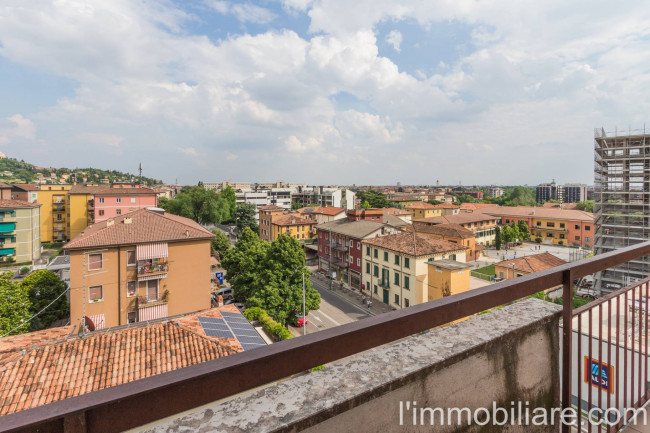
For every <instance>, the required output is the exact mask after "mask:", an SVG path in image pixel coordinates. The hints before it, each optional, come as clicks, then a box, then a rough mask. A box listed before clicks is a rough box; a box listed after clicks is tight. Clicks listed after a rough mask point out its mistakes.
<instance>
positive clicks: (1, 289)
mask: <svg viewBox="0 0 650 433" xmlns="http://www.w3.org/2000/svg"><path fill="white" fill-rule="evenodd" d="M12 278H13V273H11V272H3V273H2V274H0V337H2V336H5V335H8V334H9V333H11V335H16V334H23V333H25V332H27V331H29V326H27V325H24V326H20V325H21V324H22V323H23V322H25V321H26V320H27V319H29V318H30V317H31V315H30V307H31V305H30V302H29V294H28V292H27V288H26V287H25V286H23V285H21V284H20V283H18V282H15V281H13V280H12ZM19 326H20V327H19ZM16 327H18V329H15V330H14V328H16Z"/></svg>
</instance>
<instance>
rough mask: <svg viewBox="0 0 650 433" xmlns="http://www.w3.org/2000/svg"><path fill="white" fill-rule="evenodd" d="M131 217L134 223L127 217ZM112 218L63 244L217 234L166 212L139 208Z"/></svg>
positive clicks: (72, 246)
mask: <svg viewBox="0 0 650 433" xmlns="http://www.w3.org/2000/svg"><path fill="white" fill-rule="evenodd" d="M125 218H131V221H132V222H131V223H130V224H125V223H124V219H125ZM108 221H111V220H110V219H109V220H106V221H102V222H100V223H97V224H93V225H91V226H89V227H88V228H86V229H84V231H82V232H81V233H80V234H78V235H77V236H76V237H75V238H74V239H72V240H71V241H70V242H69V243H68V244H67V245H65V246H64V247H63V248H65V249H78V248H95V247H101V246H111V245H133V244H144V243H149V242H173V241H186V240H196V239H212V238H213V237H214V234H212V233H211V232H210V231H208V230H206V229H204V228H203V227H201V225H200V224H198V223H197V222H195V221H192V220H191V219H189V218H184V217H181V216H178V215H173V214H170V213H167V212H165V213H164V214H161V213H158V212H155V211H151V210H148V209H139V210H136V211H134V212H130V213H128V214H124V215H120V216H118V217H115V218H114V219H113V221H114V223H113V224H112V225H108Z"/></svg>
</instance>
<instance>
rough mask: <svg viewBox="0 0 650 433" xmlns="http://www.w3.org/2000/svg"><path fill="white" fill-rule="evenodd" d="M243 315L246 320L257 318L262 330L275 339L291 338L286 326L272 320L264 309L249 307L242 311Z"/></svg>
mask: <svg viewBox="0 0 650 433" xmlns="http://www.w3.org/2000/svg"><path fill="white" fill-rule="evenodd" d="M244 316H246V318H247V319H248V320H257V321H258V322H259V323H260V325H262V328H264V330H265V331H266V332H267V333H268V334H269V335H271V336H273V338H275V339H276V340H288V339H289V338H293V336H292V335H291V333H290V332H289V330H288V329H287V328H285V327H284V326H282V325H280V324H279V323H278V322H276V321H275V320H273V319H272V318H271V316H269V315H268V314H267V313H266V311H264V310H263V309H261V308H259V307H251V308H249V309H247V310H246V311H244Z"/></svg>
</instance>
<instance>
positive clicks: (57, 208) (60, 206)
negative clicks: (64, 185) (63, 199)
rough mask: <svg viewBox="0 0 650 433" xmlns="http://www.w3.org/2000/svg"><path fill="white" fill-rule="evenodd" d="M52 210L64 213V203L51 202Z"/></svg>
mask: <svg viewBox="0 0 650 433" xmlns="http://www.w3.org/2000/svg"><path fill="white" fill-rule="evenodd" d="M52 212H54V213H57V212H61V213H65V204H58V203H57V204H53V205H52Z"/></svg>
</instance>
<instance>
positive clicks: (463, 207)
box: [460, 203, 501, 210]
mask: <svg viewBox="0 0 650 433" xmlns="http://www.w3.org/2000/svg"><path fill="white" fill-rule="evenodd" d="M488 207H501V206H499V205H498V204H492V203H461V205H460V209H461V210H476V209H485V208H488Z"/></svg>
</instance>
